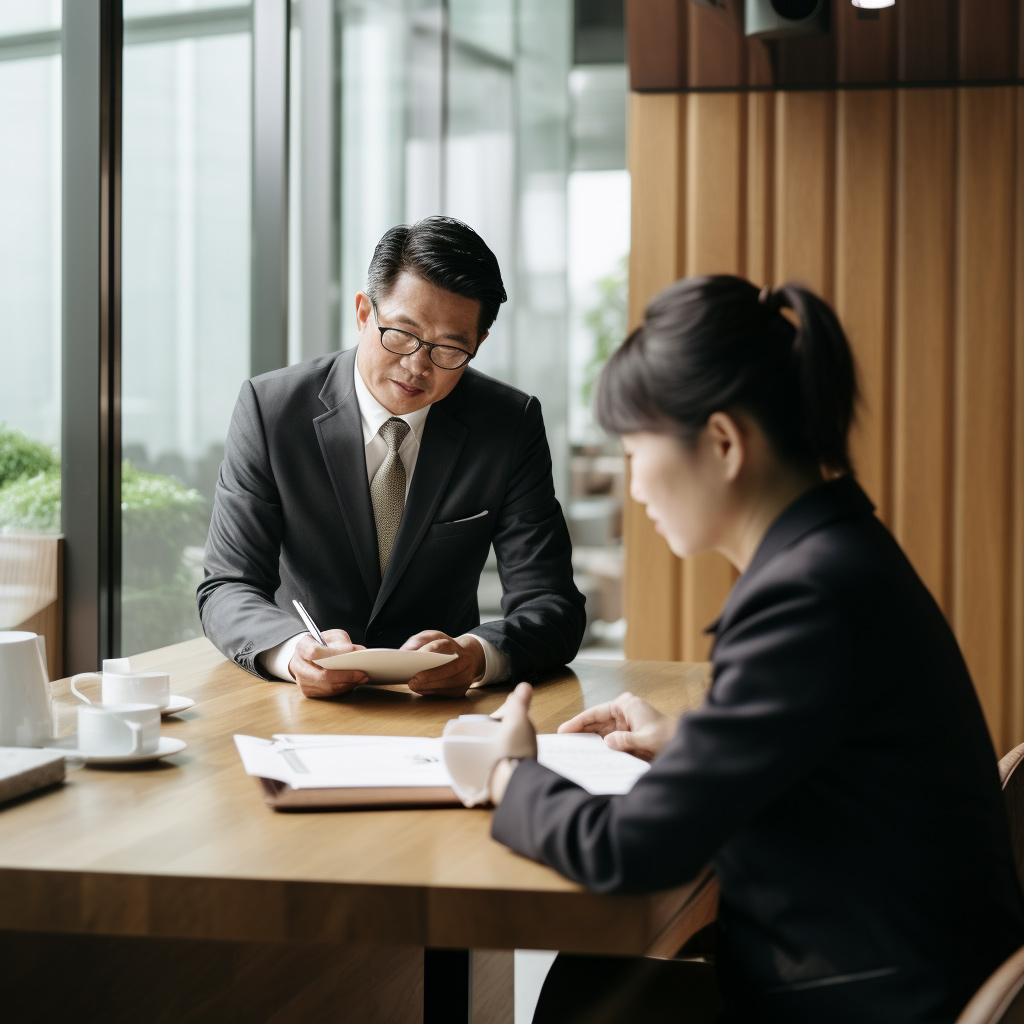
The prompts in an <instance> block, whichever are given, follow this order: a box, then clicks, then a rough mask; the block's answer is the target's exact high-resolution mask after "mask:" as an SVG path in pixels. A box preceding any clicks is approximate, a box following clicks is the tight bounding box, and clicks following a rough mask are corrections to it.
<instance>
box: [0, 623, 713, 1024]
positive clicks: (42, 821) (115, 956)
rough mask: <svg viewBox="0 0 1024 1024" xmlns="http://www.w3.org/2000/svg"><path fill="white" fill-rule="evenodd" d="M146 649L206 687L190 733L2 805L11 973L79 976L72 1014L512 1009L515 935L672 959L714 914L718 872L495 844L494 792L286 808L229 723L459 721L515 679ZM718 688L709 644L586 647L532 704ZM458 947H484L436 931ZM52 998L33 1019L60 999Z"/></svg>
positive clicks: (253, 1016)
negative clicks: (400, 677)
mask: <svg viewBox="0 0 1024 1024" xmlns="http://www.w3.org/2000/svg"><path fill="white" fill-rule="evenodd" d="M132 666H133V668H134V667H138V668H162V669H164V668H165V669H167V670H169V671H170V673H171V681H172V686H171V689H172V692H174V693H176V694H181V695H184V696H188V697H192V698H194V699H195V700H196V702H197V704H196V707H195V708H193V709H190V710H189V711H187V712H183V713H182V714H180V715H179V716H176V717H172V718H169V719H165V720H164V727H163V732H164V734H165V735H169V736H175V737H179V738H181V739H183V740H185V741H186V742H187V743H188V748H187V749H186V750H184V751H183V752H182V753H180V754H178V755H176V756H174V757H171V758H168V759H166V760H164V761H160V762H155V763H153V764H151V765H148V766H136V767H135V768H132V769H127V768H120V769H95V768H83V769H80V770H77V771H72V772H70V773H69V775H68V779H67V782H66V783H65V784H64V785H63V786H62V787H60V788H58V789H55V790H52V791H50V792H48V793H44V794H40V795H37V796H35V797H28V798H25V799H23V800H22V801H20V802H18V803H16V804H12V805H8V806H7V807H5V808H2V809H0V943H2V947H3V948H0V983H2V984H0V988H2V990H3V991H5V992H9V991H12V983H13V986H14V987H15V988H17V990H18V991H21V992H24V993H29V992H31V993H32V999H31V1000H30V1001H27V1002H30V1003H31V1005H32V1006H35V1007H43V1008H44V1009H45V1008H46V1007H49V1008H50V1010H51V1011H52V1009H53V1007H54V1006H60V1007H62V1008H64V1009H67V1008H68V1007H69V1006H70V1005H71V1003H69V1002H68V1000H69V999H70V998H71V996H69V992H70V991H74V992H75V993H76V996H75V998H76V999H77V1002H75V1003H74V1006H75V1012H76V1019H78V1020H91V1019H104V1020H116V1019H122V1018H121V1017H119V1016H118V1013H120V1012H122V1011H120V1010H117V1011H115V1010H114V1009H111V1007H112V1006H113V1003H112V1002H111V1000H113V999H115V996H114V994H113V993H115V992H117V993H122V996H121V997H119V998H121V999H122V1002H124V1003H125V1004H126V1006H128V1007H129V1008H130V1006H131V1005H132V1000H142V1001H143V1002H142V1003H141V1004H140V1003H136V1008H137V1007H138V1005H144V1006H145V1007H146V1011H145V1014H143V1016H139V1017H138V1018H137V1019H147V1020H154V1021H156V1020H165V1019H166V1020H195V1021H200V1020H207V1019H211V1020H212V1019H217V1020H220V1021H231V1020H236V1019H237V1020H243V1019H244V1020H281V1021H285V1020H295V1021H302V1022H303V1024H305V1022H308V1021H316V1020H320V1019H324V1020H326V1019H332V1020H349V1021H375V1020H381V1021H387V1022H389V1024H393V1022H399V1021H405V1020H410V1021H412V1020H416V1021H419V1020H423V1019H426V1020H431V1019H444V1020H446V1021H451V1020H457V1019H461V1020H468V1019H473V1020H480V1021H482V1020H485V1019H486V1020H490V1021H499V1020H508V1021H511V1012H512V1011H511V990H510V977H511V975H510V962H511V953H510V952H508V953H500V952H495V953H485V952H481V951H510V950H512V949H515V948H539V949H561V950H568V951H574V952H592V953H606V954H633V955H637V954H644V953H647V954H650V955H665V956H667V955H671V954H672V952H674V951H675V950H676V949H677V948H678V947H679V946H680V945H681V943H682V941H683V940H685V938H687V937H688V935H689V934H691V933H692V932H693V931H694V930H696V929H697V928H699V927H701V926H702V924H703V923H705V922H706V921H707V920H708V919H709V918H710V916H711V915H712V914H713V912H714V900H715V898H716V890H715V886H714V883H713V881H710V880H709V879H708V878H702V879H701V880H699V881H698V882H697V883H694V884H692V885H690V886H686V887H684V888H680V889H675V890H671V891H669V892H663V893H658V894H655V895H650V896H599V895H595V894H592V893H588V892H586V891H585V890H583V889H582V888H580V887H579V886H577V885H575V884H573V883H572V882H569V881H567V880H566V879H564V878H562V877H561V876H559V875H557V874H556V873H555V872H553V871H551V870H550V869H548V868H546V867H543V866H542V865H540V864H536V863H533V862H532V861H529V860H526V859H524V858H521V857H519V856H517V855H516V854H514V853H512V852H511V851H509V850H508V849H506V848H505V847H504V846H501V845H500V844H498V843H496V842H494V841H493V840H492V839H491V838H490V819H491V812H490V811H487V810H482V809H476V810H465V809H443V810H436V809H433V810H423V809H412V810H386V811H343V812H326V813H325V812H319V813H290V814H289V813H280V812H274V811H272V810H270V809H269V808H267V807H266V806H265V805H264V804H263V802H262V799H261V797H260V793H259V791H258V788H257V783H256V782H255V780H253V779H251V778H249V777H248V776H247V775H246V774H245V773H244V771H243V770H242V765H241V761H240V759H239V757H238V754H237V752H236V750H235V745H234V742H233V740H232V734H234V733H248V734H251V735H254V736H267V737H269V736H270V735H271V734H272V733H276V732H290V733H327V732H336V733H366V734H374V733H376V734H392V735H430V736H437V735H440V733H441V730H442V728H443V726H444V723H445V722H446V721H447V720H448V719H449V718H452V717H454V716H456V715H458V714H465V713H467V712H485V713H489V712H491V711H493V710H494V709H495V708H497V707H498V706H499V705H500V704H501V703H502V701H503V700H504V697H505V693H506V692H507V687H500V688H486V689H479V690H473V691H471V692H470V693H469V694H468V695H467V696H466V697H465V698H462V699H457V700H447V699H427V698H422V697H418V696H416V695H414V694H412V693H411V692H410V691H409V690H408V689H407V688H405V687H361V688H360V689H358V690H356V691H355V692H354V693H352V694H349V695H347V696H345V697H342V698H336V699H333V700H323V701H321V700H308V699H306V698H304V697H302V695H301V694H300V693H299V692H298V689H297V688H296V687H295V686H293V685H291V684H286V683H267V682H263V681H261V680H258V679H256V678H254V677H252V676H250V675H248V674H246V673H245V672H243V671H242V670H241V669H239V668H238V667H237V666H236V665H234V664H232V663H231V662H229V661H227V660H225V659H224V658H223V657H222V655H220V654H219V653H218V652H217V651H216V650H215V649H214V647H213V646H212V645H211V644H210V643H209V642H208V641H206V640H203V639H199V640H192V641H188V642H187V643H183V644H178V645H176V646H174V647H168V648H164V649H163V650H159V651H152V652H149V653H148V654H145V655H140V656H138V657H133V659H132ZM706 686H707V667H706V666H704V665H697V664H689V665H688V664H680V663H674V662H605V661H589V662H588V661H578V662H575V663H574V664H573V665H572V666H570V670H566V671H563V672H561V673H560V674H558V675H557V676H555V677H553V678H552V679H550V680H548V681H545V682H542V683H540V684H538V686H537V687H536V694H535V698H534V710H533V719H534V722H535V723H536V725H537V727H538V730H539V731H541V732H551V731H554V730H555V728H556V727H557V726H558V724H559V723H560V722H562V721H564V720H565V719H567V718H569V717H571V716H572V715H574V714H577V713H578V712H579V711H581V710H582V709H583V708H584V707H588V706H591V705H593V704H597V703H600V702H601V701H605V700H609V699H611V698H612V697H614V696H616V695H617V694H619V693H621V692H623V691H625V690H627V689H629V690H632V691H633V692H635V693H639V694H642V695H644V696H646V697H648V698H649V699H650V700H651V701H652V702H653V703H654V704H655V705H656V706H658V707H660V708H662V709H663V710H665V711H667V712H671V713H679V712H681V711H683V710H686V709H688V708H691V707H694V706H696V705H697V704H699V703H700V701H701V700H702V699H703V695H704V692H705V689H706ZM54 697H55V703H56V707H57V718H58V730H59V731H60V732H61V733H62V734H63V733H64V732H67V731H69V730H70V729H71V728H72V727H73V724H74V711H75V701H74V699H73V698H72V697H71V696H70V695H69V689H68V685H67V682H66V681H63V680H62V681H60V682H58V683H55V684H54ZM139 940H145V941H139ZM424 950H427V952H426V954H425V953H424ZM446 950H461V951H469V950H474V951H478V952H476V953H474V954H473V955H472V957H470V956H469V954H468V953H466V952H463V953H462V954H461V955H460V954H458V953H445V952H437V953H435V952H433V951H446ZM425 958H426V959H425ZM56 963H60V965H61V973H62V976H67V977H68V978H69V979H70V977H71V975H68V974H66V972H73V973H74V972H76V971H77V974H76V975H75V976H77V977H78V978H79V979H82V980H81V983H80V984H78V985H77V987H76V986H75V985H73V984H72V983H71V982H70V980H69V981H67V982H65V984H64V986H63V988H62V990H61V994H60V995H59V996H58V995H56V994H53V993H52V992H50V991H49V990H47V989H46V986H45V985H43V986H42V987H39V988H37V987H36V985H37V981H38V979H40V978H43V979H45V978H47V977H52V976H53V969H54V965H55V964H56ZM73 965H77V967H73ZM425 965H426V980H424V974H425V970H424V966H425ZM446 969H447V970H450V971H454V974H451V975H449V976H447V977H446V976H445V975H444V971H445V970H446ZM460 972H461V973H460ZM4 973H6V974H7V977H6V978H5V977H3V975H4ZM136 980H137V983H134V982H135V981H136ZM467 981H469V982H470V984H466V982H467ZM460 982H461V984H460ZM50 989H52V986H50ZM48 1000H51V1001H52V1000H57V1002H56V1003H53V1005H51V1004H50V1002H48ZM446 1000H453V1002H450V1003H447V1004H446V1002H445V1001H446ZM119 1005H120V1004H119ZM5 1008H7V1009H9V1008H10V1006H9V1004H5ZM44 1009H39V1011H38V1012H39V1014H40V1015H39V1017H38V1018H35V1017H32V1016H31V1015H30V1016H28V1017H24V1016H23V1017H22V1018H21V1019H23V1020H28V1019H40V1020H43V1019H55V1018H50V1017H46V1016H45V1015H44ZM101 1010H102V1012H101ZM342 1011H344V1012H342ZM124 1012H125V1014H126V1016H124V1018H123V1019H126V1020H127V1019H131V1018H130V1014H129V1011H128V1010H125V1011H124ZM83 1014H84V1016H83ZM90 1014H92V1015H93V1016H90ZM453 1014H454V1016H453Z"/></svg>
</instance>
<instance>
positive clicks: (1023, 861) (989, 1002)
mask: <svg viewBox="0 0 1024 1024" xmlns="http://www.w3.org/2000/svg"><path fill="white" fill-rule="evenodd" d="M1022 764H1024V743H1022V744H1021V745H1020V746H1019V747H1014V748H1013V750H1011V751H1010V752H1009V753H1008V754H1007V755H1006V756H1005V757H1003V758H1002V759H1001V760H1000V762H999V781H1000V782H1001V783H1002V786H1003V796H1004V797H1005V799H1006V812H1007V815H1008V816H1009V819H1010V839H1011V842H1012V843H1013V856H1014V860H1015V861H1016V863H1017V877H1018V878H1020V879H1021V884H1022V885H1024V768H1022V767H1021V765H1022ZM957 1024H1024V948H1021V949H1018V950H1017V952H1016V953H1014V954H1013V956H1011V957H1010V959H1009V960H1007V961H1006V962H1005V963H1003V964H1002V965H1001V966H1000V967H998V968H997V969H996V971H995V973H994V974H993V975H992V976H991V977H990V978H989V979H988V981H986V982H985V984H984V985H982V986H981V988H980V989H978V991H977V992H975V994H974V998H973V999H971V1001H970V1002H969V1003H968V1004H967V1006H966V1007H964V1010H963V1012H962V1013H961V1014H960V1016H959V1017H957Z"/></svg>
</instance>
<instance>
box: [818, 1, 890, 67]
mask: <svg viewBox="0 0 1024 1024" xmlns="http://www.w3.org/2000/svg"><path fill="white" fill-rule="evenodd" d="M895 13H896V12H895V11H887V12H886V15H887V16H886V17H884V18H882V17H879V18H874V19H871V20H866V19H864V18H862V17H860V13H859V12H858V10H857V8H856V7H854V6H853V4H847V3H841V4H838V5H836V6H835V7H833V8H832V18H833V32H835V35H836V81H837V82H857V83H859V84H861V85H864V84H866V83H869V82H892V81H894V80H895V78H896V25H897V21H896V18H895V17H894V16H893V15H895Z"/></svg>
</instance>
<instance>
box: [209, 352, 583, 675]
mask: <svg viewBox="0 0 1024 1024" xmlns="http://www.w3.org/2000/svg"><path fill="white" fill-rule="evenodd" d="M355 351H356V350H355V349H348V350H346V351H343V352H341V353H336V354H334V355H330V356H325V357H323V358H320V359H314V360H311V361H309V362H306V363H301V364H300V365H298V366H292V367H288V368H287V369H283V370H276V371H274V372H273V373H268V374H264V375H263V376H261V377H256V378H254V379H253V380H251V381H246V382H245V383H244V384H243V385H242V390H241V394H240V395H239V397H238V402H237V404H236V405H235V411H234V414H233V416H232V419H231V426H230V429H229V430H228V438H227V442H226V444H225V450H224V462H223V464H222V465H221V470H220V478H219V480H218V482H217V492H216V498H215V500H214V508H213V519H212V521H211V523H210V533H209V537H208V539H207V543H206V555H205V558H204V561H203V566H204V569H205V573H206V577H205V579H204V580H203V582H202V583H201V584H200V585H199V589H198V592H197V597H198V601H199V615H200V618H201V619H202V622H203V629H204V630H205V632H206V635H207V636H208V637H209V638H210V639H211V640H212V641H213V642H214V643H215V644H216V645H217V647H218V649H219V650H220V651H222V652H223V653H224V654H225V655H226V656H227V657H229V658H231V659H233V660H234V661H236V662H237V663H238V664H239V665H241V666H242V667H243V668H245V669H247V670H248V671H249V672H253V673H255V674H256V675H264V673H263V672H262V670H261V669H260V667H259V665H258V664H257V662H256V656H257V655H258V654H259V653H260V652H261V651H265V650H269V649H270V648H272V647H275V646H277V644H279V643H281V642H282V641H284V640H286V639H288V637H290V636H293V635H294V634H295V633H296V632H299V631H301V630H302V623H301V621H300V620H299V619H298V617H297V616H296V614H295V612H294V609H293V608H292V599H293V598H298V599H299V600H300V601H302V602H303V604H305V606H306V608H307V609H308V610H309V612H310V614H311V615H312V617H313V619H314V620H315V621H316V622H317V623H319V624H320V626H321V627H322V628H325V629H326V628H328V627H337V628H342V629H345V630H347V631H348V633H349V635H350V636H351V637H352V640H353V642H355V643H360V644H366V645H367V646H370V647H398V646H400V645H401V644H402V643H403V642H404V641H405V640H407V639H408V638H409V637H410V636H411V635H412V634H414V633H417V632H419V631H420V630H422V629H440V630H443V631H444V632H446V633H448V634H449V635H451V636H459V635H461V634H462V633H466V632H473V633H476V634H478V635H479V636H482V637H484V638H485V639H487V640H489V641H490V642H491V643H492V644H494V645H495V647H497V648H498V649H499V650H500V651H501V652H502V653H504V654H505V655H506V656H507V657H508V658H509V660H510V663H511V667H512V673H513V677H514V678H517V679H521V678H522V679H529V678H532V677H534V676H535V675H536V674H537V673H538V672H541V671H543V670H545V669H548V668H552V667H554V666H557V665H561V664H564V663H565V662H566V661H569V660H571V659H572V658H573V657H574V656H575V654H576V652H577V650H578V649H579V644H580V641H581V639H582V637H583V629H584V625H585V615H584V602H583V598H582V596H581V595H580V593H579V591H578V590H577V589H576V586H575V585H574V583H573V578H572V564H571V558H570V555H571V549H570V543H569V534H568V531H567V529H566V526H565V520H564V518H563V517H562V512H561V509H560V508H559V505H558V502H557V501H556V500H555V493H554V486H553V483H552V479H551V456H550V452H549V450H548V444H547V439H546V437H545V434H544V424H543V421H542V419H541V412H540V406H539V404H538V402H537V400H536V399H535V398H531V397H530V396H528V395H525V394H523V393H522V392H521V391H517V390H516V389H515V388H513V387H510V386H508V385H507V384H502V383H500V382H499V381H496V380H492V379H491V378H489V377H486V376H484V375H483V374H481V373H477V372H476V371H474V370H472V369H469V370H467V371H466V372H465V374H464V375H463V377H462V379H461V380H460V381H459V383H458V384H457V385H456V386H455V388H454V389H453V390H452V392H451V393H450V394H449V395H448V396H447V397H446V398H445V399H443V400H442V401H440V402H437V403H435V404H434V405H433V406H432V408H431V410H430V414H429V415H428V416H427V420H426V424H425V427H424V431H423V437H422V440H421V443H420V450H419V455H418V457H417V461H416V470H415V472H414V474H413V478H412V484H411V486H410V490H409V496H408V499H407V502H406V506H405V512H404V514H403V516H402V522H401V524H400V526H399V529H398V534H397V536H396V538H395V544H394V548H393V549H392V554H391V559H390V562H389V563H388V568H387V573H386V574H385V576H384V579H383V580H382V579H381V578H380V569H379V567H378V556H377V533H376V527H375V525H374V518H373V508H372V505H371V503H370V488H369V485H368V483H367V479H366V459H365V454H364V445H363V434H362V426H361V421H360V415H359V405H358V402H357V400H356V394H355V387H354V384H353V379H352V374H353V364H354V361H355ZM484 510H486V511H487V515H485V516H480V517H479V518H476V519H469V521H468V522H457V521H456V520H465V519H468V518H469V517H471V516H476V515H477V514H478V513H480V512H483V511H484ZM492 542H493V544H494V549H495V553H496V555H497V558H498V568H499V571H500V574H501V581H502V587H503V591H504V596H503V598H502V611H503V613H504V616H505V618H504V619H503V620H502V621H499V622H489V623H485V624H483V625H480V613H479V609H478V606H477V597H476V592H477V586H478V584H479V580H480V572H481V570H482V569H483V565H484V561H485V560H486V558H487V552H488V547H489V545H490V544H491V543H492Z"/></svg>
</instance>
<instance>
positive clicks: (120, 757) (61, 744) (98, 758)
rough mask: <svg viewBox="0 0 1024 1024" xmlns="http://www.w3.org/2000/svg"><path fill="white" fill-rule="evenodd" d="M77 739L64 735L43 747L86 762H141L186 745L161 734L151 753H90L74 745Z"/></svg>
mask: <svg viewBox="0 0 1024 1024" xmlns="http://www.w3.org/2000/svg"><path fill="white" fill-rule="evenodd" d="M77 741H78V737H77V736H73V735H72V736H65V737H64V738H63V739H61V740H58V741H57V742H56V743H54V744H52V745H51V746H48V747H44V748H43V749H44V750H52V751H53V752H54V753H55V754H64V756H65V757H80V758H82V760H83V761H85V763H86V764H143V763H144V762H146V761H156V760H159V759H160V758H161V757H168V756H169V755H171V754H180V753H181V752H182V751H183V750H184V749H185V747H187V746H188V744H187V743H186V742H185V741H184V740H176V739H174V738H172V737H171V736H161V737H160V742H159V743H158V744H157V747H156V750H154V751H153V752H152V753H151V754H90V753H89V751H88V750H79V749H78V747H77V746H76V743H77Z"/></svg>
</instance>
